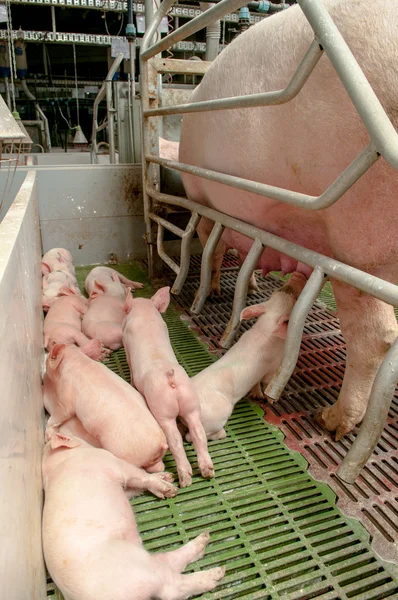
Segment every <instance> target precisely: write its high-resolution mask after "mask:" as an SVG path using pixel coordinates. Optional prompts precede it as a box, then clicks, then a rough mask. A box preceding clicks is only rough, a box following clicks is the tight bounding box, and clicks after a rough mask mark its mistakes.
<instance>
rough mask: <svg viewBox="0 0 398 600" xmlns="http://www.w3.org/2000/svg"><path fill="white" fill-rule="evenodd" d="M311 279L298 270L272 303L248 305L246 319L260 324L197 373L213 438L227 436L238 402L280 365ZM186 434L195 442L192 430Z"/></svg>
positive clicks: (202, 405)
mask: <svg viewBox="0 0 398 600" xmlns="http://www.w3.org/2000/svg"><path fill="white" fill-rule="evenodd" d="M306 281H307V280H306V278H305V276H304V275H302V274H301V273H297V272H295V273H293V274H292V276H291V278H290V280H289V281H288V283H286V284H285V285H284V286H283V287H282V288H281V289H280V290H278V291H277V292H274V293H273V294H272V296H271V298H270V299H269V300H268V301H267V302H263V303H261V304H255V305H254V306H248V307H246V308H245V309H244V310H243V311H242V313H241V320H242V319H253V318H254V317H259V319H258V321H257V323H255V325H253V327H252V328H251V329H250V330H249V331H246V332H245V333H244V334H243V335H242V337H241V338H240V339H239V340H238V341H237V342H236V344H235V345H234V346H232V348H231V349H230V350H228V352H226V353H225V354H224V356H223V357H222V358H220V359H219V360H218V361H216V362H215V363H213V364H212V365H210V366H209V367H207V368H206V369H204V370H203V371H201V372H200V373H198V374H197V375H195V377H193V378H192V380H191V381H192V383H193V385H194V388H195V390H196V393H197V395H198V397H199V400H200V408H201V419H202V423H203V427H204V429H205V431H206V435H207V438H208V439H209V440H219V439H222V438H224V437H225V436H226V433H225V430H224V425H225V423H226V422H227V420H228V419H229V417H230V416H231V414H232V411H233V408H234V406H235V404H236V403H237V402H239V400H241V399H242V398H244V396H246V395H247V394H248V392H249V391H250V390H251V389H252V388H254V390H252V391H253V392H254V393H253V395H255V396H258V395H259V391H260V390H259V387H260V382H261V381H263V382H265V383H268V382H269V381H270V380H271V379H272V376H273V375H274V373H275V372H276V371H277V369H278V368H279V366H280V364H281V362H282V358H283V350H284V346H285V338H286V331H287V324H288V321H289V317H290V313H291V312H292V310H293V306H294V305H295V303H296V300H297V298H298V296H299V295H300V293H301V291H302V289H303V287H304V285H305V283H306ZM186 439H187V440H188V441H190V434H189V433H188V434H187V435H186Z"/></svg>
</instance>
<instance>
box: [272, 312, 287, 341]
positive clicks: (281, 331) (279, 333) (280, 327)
mask: <svg viewBox="0 0 398 600" xmlns="http://www.w3.org/2000/svg"><path fill="white" fill-rule="evenodd" d="M288 325H289V315H284V316H283V317H281V318H280V319H278V323H277V325H276V327H275V329H274V331H273V332H272V335H274V336H275V337H278V338H280V339H281V340H285V339H286V334H287V327H288Z"/></svg>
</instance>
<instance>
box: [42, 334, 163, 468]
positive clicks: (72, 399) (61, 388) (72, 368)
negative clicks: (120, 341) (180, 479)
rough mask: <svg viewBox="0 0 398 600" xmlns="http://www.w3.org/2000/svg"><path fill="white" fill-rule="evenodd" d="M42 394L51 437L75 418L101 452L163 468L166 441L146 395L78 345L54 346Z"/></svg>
mask: <svg viewBox="0 0 398 600" xmlns="http://www.w3.org/2000/svg"><path fill="white" fill-rule="evenodd" d="M43 396H44V406H45V408H46V410H47V411H48V412H49V413H50V415H51V417H50V419H49V421H48V423H47V429H46V431H47V435H50V434H51V432H52V431H54V430H57V428H58V427H59V426H60V425H62V424H63V423H65V422H66V421H68V420H69V419H71V418H73V417H77V418H78V419H79V421H80V422H81V424H82V425H83V427H84V429H85V430H86V431H87V432H88V433H89V434H90V435H92V436H93V437H94V438H96V439H97V440H98V442H99V443H100V444H101V446H102V448H105V449H106V450H109V451H110V452H112V453H113V454H114V455H115V456H118V457H119V458H122V459H123V460H127V462H130V463H131V464H133V465H136V466H138V467H143V468H145V469H151V470H152V471H161V470H163V468H164V466H163V463H162V458H163V456H164V453H165V452H166V450H167V443H166V438H165V436H164V433H163V432H162V430H161V428H160V427H159V425H158V424H157V423H156V421H155V419H154V417H153V416H152V415H151V413H150V411H149V410H148V408H147V406H146V404H145V401H144V399H143V398H142V396H141V395H140V394H139V393H138V392H137V390H135V389H134V388H132V387H131V386H130V385H129V384H128V383H127V382H126V381H124V380H123V379H122V378H121V377H119V376H118V375H116V373H113V372H112V371H111V370H110V369H108V367H105V366H104V365H102V364H100V363H98V362H94V361H93V360H91V359H90V358H88V357H87V356H85V355H84V354H83V353H82V352H80V350H79V349H78V348H77V347H76V346H65V345H64V344H57V345H55V346H53V348H52V350H51V352H50V354H49V355H48V357H47V363H46V373H45V375H44V378H43Z"/></svg>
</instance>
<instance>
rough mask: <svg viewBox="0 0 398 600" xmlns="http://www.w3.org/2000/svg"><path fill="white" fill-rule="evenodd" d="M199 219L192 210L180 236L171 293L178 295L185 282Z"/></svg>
mask: <svg viewBox="0 0 398 600" xmlns="http://www.w3.org/2000/svg"><path fill="white" fill-rule="evenodd" d="M199 221H200V215H198V213H197V212H193V213H192V216H191V218H190V219H189V222H188V225H187V226H186V229H185V231H184V235H183V236H182V242H181V259H180V271H179V273H178V275H177V277H176V279H175V281H174V284H173V287H172V288H171V293H172V294H175V295H178V294H179V293H180V292H181V290H182V287H183V285H184V283H185V280H186V278H187V275H188V271H189V264H190V260H191V253H190V248H191V240H192V238H193V236H194V234H195V231H196V227H197V226H198V223H199Z"/></svg>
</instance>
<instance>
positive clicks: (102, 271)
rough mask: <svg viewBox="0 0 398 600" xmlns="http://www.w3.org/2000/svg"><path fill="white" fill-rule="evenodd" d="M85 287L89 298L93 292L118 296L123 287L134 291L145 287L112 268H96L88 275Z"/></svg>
mask: <svg viewBox="0 0 398 600" xmlns="http://www.w3.org/2000/svg"><path fill="white" fill-rule="evenodd" d="M84 285H85V288H86V292H87V294H88V295H89V296H90V294H91V293H92V292H93V291H97V292H98V293H107V294H110V293H112V294H114V295H117V291H118V288H119V287H120V286H121V285H123V286H124V287H126V288H127V287H130V288H131V289H132V290H137V289H140V288H142V287H144V285H143V284H142V283H139V282H138V281H131V280H130V279H127V277H125V276H124V275H122V274H121V273H118V272H117V271H115V270H114V269H111V268H110V267H94V269H92V270H91V271H90V273H89V274H88V275H87V277H86V281H85V284H84Z"/></svg>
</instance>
